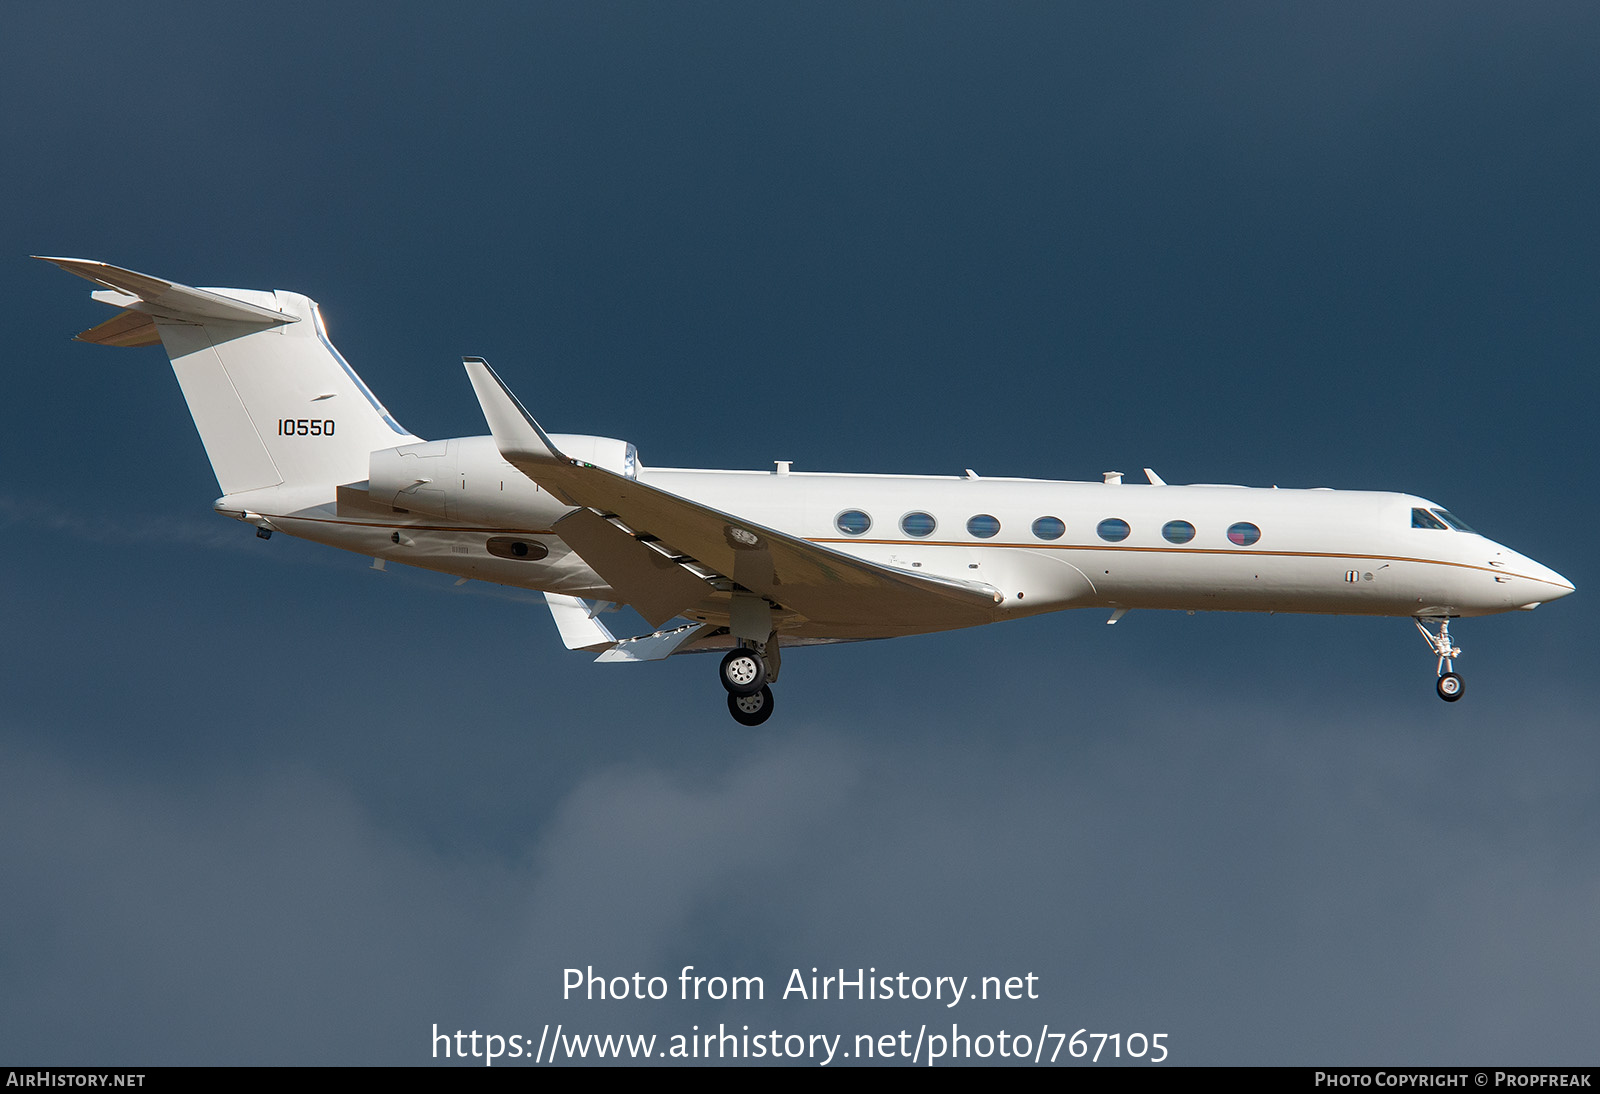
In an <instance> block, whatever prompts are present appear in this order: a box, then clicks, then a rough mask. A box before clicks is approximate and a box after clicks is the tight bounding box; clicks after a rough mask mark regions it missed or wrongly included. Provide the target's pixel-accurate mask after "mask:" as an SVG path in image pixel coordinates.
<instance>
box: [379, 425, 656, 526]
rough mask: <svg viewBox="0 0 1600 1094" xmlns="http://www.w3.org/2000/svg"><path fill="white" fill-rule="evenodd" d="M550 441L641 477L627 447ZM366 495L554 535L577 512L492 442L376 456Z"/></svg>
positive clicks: (574, 437)
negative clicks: (507, 458) (558, 525)
mask: <svg viewBox="0 0 1600 1094" xmlns="http://www.w3.org/2000/svg"><path fill="white" fill-rule="evenodd" d="M550 440H551V441H552V442H554V443H555V446H556V447H557V448H559V449H560V450H561V451H562V452H563V453H565V454H566V455H568V456H570V457H572V458H573V459H575V460H581V461H582V462H584V463H590V464H594V465H595V466H596V467H603V468H605V469H606V470H608V471H614V472H616V473H617V474H619V475H623V476H626V477H627V478H630V479H631V478H636V477H637V476H638V474H639V454H638V451H637V450H636V449H635V448H634V447H633V445H631V444H629V443H628V442H627V441H619V440H616V439H615V438H612V437H591V436H587V435H582V434H563V433H556V434H552V435H551V437H550ZM367 495H368V497H369V498H371V500H373V501H375V502H378V503H379V504H383V505H389V506H391V507H393V508H395V509H400V510H404V511H406V512H410V513H419V514H422V515H424V516H429V517H435V518H438V519H441V520H452V521H464V522H467V523H473V524H478V523H486V524H496V525H505V526H508V527H517V528H541V529H542V528H548V527H550V525H551V524H554V523H555V522H556V521H557V520H559V519H560V518H561V517H562V516H564V515H565V514H567V513H569V512H571V510H572V507H571V506H569V505H564V504H562V503H561V502H559V501H557V500H556V499H555V498H553V497H551V496H550V494H549V492H548V491H545V490H541V489H540V488H539V487H538V486H537V485H536V484H535V483H534V482H533V481H532V480H531V479H529V478H528V477H527V476H526V475H524V474H523V473H522V472H521V471H518V470H517V469H516V468H515V467H512V466H511V465H510V464H509V463H507V462H506V461H505V460H504V459H503V458H502V457H501V455H500V451H499V449H497V448H496V447H495V444H494V438H493V437H456V438H453V439H451V440H447V441H425V442H422V443H419V444H407V445H401V446H400V447H398V448H385V449H382V450H380V451H377V452H374V453H372V456H371V458H370V459H369V461H368V467H367Z"/></svg>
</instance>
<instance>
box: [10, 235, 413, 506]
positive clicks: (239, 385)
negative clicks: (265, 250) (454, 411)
mask: <svg viewBox="0 0 1600 1094" xmlns="http://www.w3.org/2000/svg"><path fill="white" fill-rule="evenodd" d="M35 257H41V256H37V255H36V256H35ZM43 261H45V262H53V263H55V264H56V265H57V266H60V267H61V268H62V269H63V270H66V271H67V272H68V273H72V274H77V275H78V276H79V277H82V278H86V279H87V280H89V281H93V282H95V283H96V284H98V285H103V286H105V288H104V289H102V290H101V291H99V292H96V293H94V294H92V295H93V296H94V298H95V299H96V300H99V301H101V302H102V303H106V304H111V305H113V306H117V307H121V308H122V309H123V311H121V312H119V313H118V314H117V315H116V316H114V317H113V318H111V319H109V320H107V321H106V322H104V323H101V324H100V325H99V326H96V327H92V328H90V329H89V330H86V331H84V332H83V333H82V334H80V335H78V338H79V339H80V340H82V341H85V342H94V343H96V344H98V345H111V346H149V345H155V344H156V342H157V341H160V342H161V344H162V345H163V346H165V347H166V351H167V356H168V357H169V358H171V359H172V370H173V372H175V373H177V376H178V384H179V386H180V387H182V388H183V397H184V398H185V399H186V400H188V403H189V413H190V414H192V415H193V416H194V424H195V427H196V428H197V429H199V431H200V440H201V441H202V442H203V443H204V444H205V447H206V455H207V456H209V457H210V458H211V467H212V470H214V471H215V472H216V474H217V483H218V485H219V486H221V487H222V492H223V493H224V494H239V493H243V492H244V491H247V490H258V489H261V488H263V487H270V486H277V485H279V484H287V485H290V486H312V485H326V486H330V487H332V486H338V485H342V484H344V483H351V482H359V481H360V480H362V479H365V478H366V477H367V465H368V457H369V456H370V454H371V453H372V452H373V451H375V450H377V449H380V448H393V447H394V446H395V445H398V444H405V443H407V442H410V441H415V440H416V439H417V438H415V437H413V436H412V435H411V434H409V433H408V432H406V430H404V429H403V428H401V426H400V424H399V423H398V422H396V421H395V420H394V418H393V417H392V416H391V415H390V414H389V412H388V411H387V410H385V409H384V408H383V404H382V403H380V402H378V400H377V397H376V396H374V395H373V394H372V392H371V391H370V390H369V389H368V388H367V385H366V384H364V383H362V382H361V377H359V376H357V375H356V374H355V370H353V369H352V368H351V367H350V366H349V364H347V363H346V362H345V359H344V358H343V357H341V356H340V355H339V351H338V350H336V349H334V348H333V343H331V342H329V341H328V336H327V332H326V331H325V330H324V328H323V325H322V315H321V313H320V312H318V310H317V305H316V302H315V301H313V300H311V299H309V298H307V297H304V296H301V295H300V294H298V293H291V292H284V291H282V290H278V291H275V292H263V291H257V290H251V289H194V288H190V287H189V286H187V285H178V284H175V283H174V282H171V281H163V280H161V279H160V278H156V277H149V276H147V275H145V274H140V273H134V272H133V271H132V270H123V269H119V268H117V267H116V266H108V265H106V264H105V263H103V262H90V261H87V260H85V259H79V258H44V259H43Z"/></svg>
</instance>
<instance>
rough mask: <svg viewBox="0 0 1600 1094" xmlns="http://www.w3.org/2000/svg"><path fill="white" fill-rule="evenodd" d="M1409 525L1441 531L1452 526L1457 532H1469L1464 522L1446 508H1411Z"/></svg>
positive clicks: (1469, 529)
mask: <svg viewBox="0 0 1600 1094" xmlns="http://www.w3.org/2000/svg"><path fill="white" fill-rule="evenodd" d="M1411 527H1413V528H1431V529H1433V530H1434V531H1437V532H1443V531H1444V530H1445V529H1447V528H1454V529H1455V530H1456V531H1458V532H1470V531H1472V529H1471V528H1468V527H1467V525H1466V523H1465V522H1464V521H1462V520H1461V519H1460V518H1459V517H1457V516H1456V515H1455V514H1453V513H1451V512H1450V510H1448V509H1423V508H1421V507H1420V506H1419V507H1418V508H1416V509H1413V510H1411Z"/></svg>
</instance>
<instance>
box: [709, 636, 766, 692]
mask: <svg viewBox="0 0 1600 1094" xmlns="http://www.w3.org/2000/svg"><path fill="white" fill-rule="evenodd" d="M717 675H718V677H720V678H721V680H722V686H723V687H724V688H726V689H727V691H728V694H729V695H754V694H755V693H756V692H758V691H760V690H761V689H762V688H764V687H766V686H767V663H766V661H764V660H762V657H761V655H760V654H759V653H757V652H756V651H755V650H753V649H750V648H749V647H747V646H741V647H735V648H734V649H731V650H729V651H728V652H727V653H726V654H725V655H724V656H723V658H722V668H721V671H719V672H718V673H717Z"/></svg>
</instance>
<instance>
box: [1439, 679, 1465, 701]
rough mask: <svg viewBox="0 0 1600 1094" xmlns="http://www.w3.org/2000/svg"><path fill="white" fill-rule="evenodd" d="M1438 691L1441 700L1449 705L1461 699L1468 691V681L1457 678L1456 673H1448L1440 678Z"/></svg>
mask: <svg viewBox="0 0 1600 1094" xmlns="http://www.w3.org/2000/svg"><path fill="white" fill-rule="evenodd" d="M1437 690H1438V692H1439V698H1441V699H1443V700H1444V701H1445V702H1447V703H1453V702H1455V701H1456V700H1457V699H1459V698H1461V696H1462V694H1463V693H1464V692H1465V691H1466V690H1467V684H1466V681H1464V680H1462V679H1461V677H1459V676H1457V675H1456V674H1455V673H1453V672H1447V673H1445V674H1444V675H1443V676H1441V677H1439V683H1438V686H1437Z"/></svg>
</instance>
